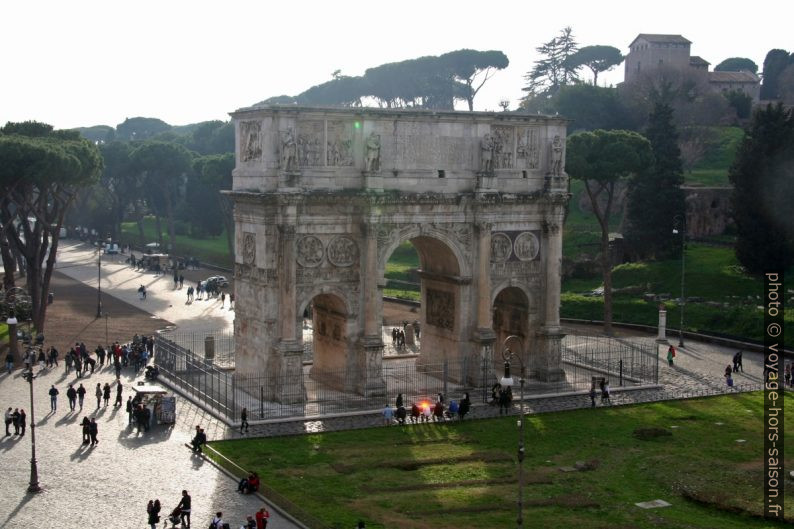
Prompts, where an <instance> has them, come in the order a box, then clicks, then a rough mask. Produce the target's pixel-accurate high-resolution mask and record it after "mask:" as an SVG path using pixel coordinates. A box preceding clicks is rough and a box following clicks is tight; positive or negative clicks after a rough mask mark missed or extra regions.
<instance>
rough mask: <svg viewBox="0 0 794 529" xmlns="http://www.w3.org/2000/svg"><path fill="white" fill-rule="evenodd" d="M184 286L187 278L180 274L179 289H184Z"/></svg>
mask: <svg viewBox="0 0 794 529" xmlns="http://www.w3.org/2000/svg"><path fill="white" fill-rule="evenodd" d="M184 284H185V276H183V275H182V274H179V289H180V290H181V289H182V285H184Z"/></svg>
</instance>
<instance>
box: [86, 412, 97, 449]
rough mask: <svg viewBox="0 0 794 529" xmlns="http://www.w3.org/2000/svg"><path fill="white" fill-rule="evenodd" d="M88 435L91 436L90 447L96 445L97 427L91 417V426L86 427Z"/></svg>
mask: <svg viewBox="0 0 794 529" xmlns="http://www.w3.org/2000/svg"><path fill="white" fill-rule="evenodd" d="M88 433H89V434H90V435H91V446H94V445H98V444H99V439H97V435H98V434H99V425H98V424H97V423H96V419H95V418H93V417H91V424H89V425H88Z"/></svg>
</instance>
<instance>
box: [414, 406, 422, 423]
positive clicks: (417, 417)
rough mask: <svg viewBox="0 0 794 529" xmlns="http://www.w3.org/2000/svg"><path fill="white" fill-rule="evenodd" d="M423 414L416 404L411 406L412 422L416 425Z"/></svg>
mask: <svg viewBox="0 0 794 529" xmlns="http://www.w3.org/2000/svg"><path fill="white" fill-rule="evenodd" d="M421 414H422V412H421V411H420V410H419V406H418V405H417V404H416V403H415V402H414V403H413V404H411V421H412V422H414V423H418V422H419V416H420V415H421Z"/></svg>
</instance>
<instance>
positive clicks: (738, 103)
mask: <svg viewBox="0 0 794 529" xmlns="http://www.w3.org/2000/svg"><path fill="white" fill-rule="evenodd" d="M722 95H723V96H725V99H727V100H728V103H730V105H731V106H732V107H733V109H734V110H735V111H736V117H737V118H739V119H747V118H749V117H750V111H751V110H752V108H753V98H752V97H750V96H749V95H748V94H746V93H744V92H743V91H741V90H730V91H728V92H723V94H722Z"/></svg>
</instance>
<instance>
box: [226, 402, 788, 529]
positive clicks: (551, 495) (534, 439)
mask: <svg viewBox="0 0 794 529" xmlns="http://www.w3.org/2000/svg"><path fill="white" fill-rule="evenodd" d="M785 400H786V402H785V403H784V405H783V406H782V408H783V409H785V410H789V411H788V412H786V419H787V421H786V422H790V419H791V417H790V414H791V412H790V410H791V407H792V405H794V398H792V396H791V395H786V396H785ZM745 410H750V411H751V413H747V412H746V411H745ZM475 413H476V411H475ZM762 419H763V393H760V392H759V393H753V394H747V393H742V394H735V395H727V396H721V397H713V398H708V399H696V400H686V401H669V402H657V403H651V404H644V405H637V406H621V407H602V408H598V409H595V410H591V409H582V410H573V411H568V412H560V413H545V414H532V415H529V416H528V417H527V418H526V419H525V427H526V446H527V447H528V449H527V451H526V456H525V460H524V467H523V468H524V472H525V474H524V478H525V487H524V495H525V496H524V500H525V501H524V508H525V511H524V513H523V515H524V519H525V520H531V524H530V526H531V527H548V528H569V527H582V528H585V527H634V528H639V529H656V528H658V527H687V528H693V529H695V528H698V529H711V528H714V527H720V528H722V529H761V528H769V527H771V526H770V523H769V522H768V521H766V520H764V519H763V518H762V517H761V516H759V514H760V512H761V506H762V503H761V502H760V500H759V498H760V496H759V494H760V493H759V489H758V483H759V482H760V480H761V477H762V472H763V466H762V465H761V464H760V461H759V458H758V454H759V453H761V451H762V450H763V435H762ZM715 423H723V424H724V425H723V426H720V427H719V428H725V429H726V430H725V432H723V433H720V434H719V435H717V434H715V428H717V427H715V426H714V424H715ZM670 425H678V426H680V428H677V429H675V430H674V431H673V433H672V436H670V437H665V438H661V439H657V440H654V441H643V440H639V439H637V438H636V437H635V436H634V432H635V431H636V430H637V429H651V428H665V429H670V428H669V427H670ZM670 430H672V429H670ZM787 433H788V431H787ZM737 438H743V439H747V440H748V441H747V443H745V444H737V443H736V442H735V440H736V439H737ZM362 440H363V441H362ZM516 443H517V431H516V422H515V416H512V417H503V418H497V419H486V420H466V421H462V422H454V423H444V424H430V425H416V426H407V427H403V428H401V427H396V426H395V427H389V428H384V427H381V428H370V429H366V430H355V431H342V432H331V433H323V434H310V435H302V436H291V437H271V438H265V439H241V440H228V441H219V442H213V443H211V444H212V447H213V448H215V449H217V450H218V451H220V452H221V453H222V454H223V455H224V456H225V457H227V458H230V459H231V460H233V461H234V462H235V463H236V464H237V465H239V466H240V467H242V468H244V469H246V470H247V469H250V470H253V471H255V472H257V473H258V474H259V475H260V476H261V478H262V482H263V483H265V484H267V486H269V487H272V488H273V489H274V490H275V491H277V492H278V493H279V494H282V495H283V496H285V497H286V498H287V499H288V500H290V501H291V502H293V503H294V504H296V505H299V506H300V507H301V508H302V509H304V510H306V511H308V512H309V513H310V514H311V515H313V516H315V517H317V518H319V519H320V520H321V521H322V522H323V523H324V524H325V525H327V526H328V527H332V528H335V529H336V528H339V529H346V528H348V527H354V526H355V524H356V522H357V521H358V520H359V519H361V520H364V521H365V522H366V525H367V527H368V528H378V529H384V528H388V529H409V528H416V527H433V528H437V529H453V528H454V529H457V528H464V527H465V528H470V527H471V528H474V527H483V528H485V527H487V528H497V527H511V526H514V524H515V516H516V510H515V505H516V504H515V497H516V493H517V491H516V484H517V477H516V474H517V463H516V460H515V455H514V454H515V450H516ZM363 446H365V448H366V449H362V447H363ZM787 448H789V447H788V445H787ZM211 457H212V456H211ZM576 461H596V462H597V463H598V464H597V467H596V468H595V469H594V470H591V471H588V472H572V473H563V472H560V471H559V470H558V469H559V467H562V466H571V465H573V463H574V462H576ZM221 464H222V462H221ZM726 480H727V481H726ZM726 482H730V483H731V486H730V487H725V483H726ZM307 483H310V486H308V485H307ZM693 493H695V494H699V495H702V496H703V497H709V498H711V497H715V498H718V499H719V500H720V503H719V504H710V505H703V504H700V503H698V502H694V501H687V499H686V498H687V496H686V494H693ZM653 498H664V499H667V500H668V501H670V502H671V503H672V504H673V507H671V508H668V509H655V510H654V511H653V513H652V515H649V512H648V511H645V510H643V509H639V508H636V507H635V506H634V503H636V502H639V501H647V500H648V499H653ZM785 503H786V508H787V511H789V512H790V511H791V509H792V508H794V505H792V496H791V495H790V494H787V495H786V497H785ZM741 509H746V510H748V511H750V512H752V513H754V514H755V515H756V516H748V515H743V514H739V513H737V510H741ZM511 524H513V525H511Z"/></svg>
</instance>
